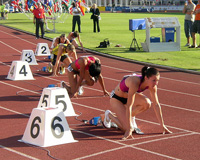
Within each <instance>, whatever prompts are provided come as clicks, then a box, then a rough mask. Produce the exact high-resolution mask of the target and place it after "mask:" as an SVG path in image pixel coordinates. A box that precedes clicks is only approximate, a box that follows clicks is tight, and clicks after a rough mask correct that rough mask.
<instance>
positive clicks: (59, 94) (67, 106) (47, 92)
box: [37, 87, 76, 116]
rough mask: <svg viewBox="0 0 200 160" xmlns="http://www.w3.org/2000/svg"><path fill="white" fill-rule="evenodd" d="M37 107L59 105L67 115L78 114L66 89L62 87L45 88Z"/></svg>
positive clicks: (54, 106)
mask: <svg viewBox="0 0 200 160" xmlns="http://www.w3.org/2000/svg"><path fill="white" fill-rule="evenodd" d="M37 107H38V108H46V107H53V108H56V107H58V108H60V109H62V111H63V112H64V115H65V116H76V114H75V112H74V108H73V106H72V103H71V100H70V98H69V95H68V93H67V91H66V89H64V88H60V87H53V88H44V89H43V92H42V95H41V97H40V101H39V103H38V106H37Z"/></svg>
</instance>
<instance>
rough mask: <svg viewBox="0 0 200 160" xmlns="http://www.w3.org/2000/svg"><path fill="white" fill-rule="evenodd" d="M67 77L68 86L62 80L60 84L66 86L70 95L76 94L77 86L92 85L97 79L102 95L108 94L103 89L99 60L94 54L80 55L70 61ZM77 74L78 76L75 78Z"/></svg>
mask: <svg viewBox="0 0 200 160" xmlns="http://www.w3.org/2000/svg"><path fill="white" fill-rule="evenodd" d="M67 70H68V77H69V84H70V86H68V85H66V84H65V83H64V82H62V83H61V86H62V87H64V88H66V89H67V91H68V94H69V96H70V97H73V96H77V94H78V90H79V87H81V86H83V85H88V86H93V85H94V83H95V82H97V80H98V81H99V83H100V85H101V87H102V90H103V93H104V95H109V93H108V92H107V91H106V89H105V84H104V80H103V76H102V75H101V63H100V60H99V59H98V58H96V57H94V56H82V57H79V58H78V59H77V60H76V61H74V62H73V63H71V64H70V65H69V66H68V68H67ZM77 75H79V76H80V78H79V80H77Z"/></svg>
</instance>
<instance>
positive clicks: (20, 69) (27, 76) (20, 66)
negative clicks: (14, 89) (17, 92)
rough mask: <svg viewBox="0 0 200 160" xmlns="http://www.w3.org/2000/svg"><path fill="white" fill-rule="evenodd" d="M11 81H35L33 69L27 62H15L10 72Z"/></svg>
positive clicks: (8, 77)
mask: <svg viewBox="0 0 200 160" xmlns="http://www.w3.org/2000/svg"><path fill="white" fill-rule="evenodd" d="M7 79H10V80H14V81H15V80H34V78H33V75H32V72H31V69H30V67H29V64H28V62H26V61H13V62H12V64H11V67H10V70H9V72H8V76H7Z"/></svg>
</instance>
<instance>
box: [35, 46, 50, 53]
mask: <svg viewBox="0 0 200 160" xmlns="http://www.w3.org/2000/svg"><path fill="white" fill-rule="evenodd" d="M35 55H36V56H50V55H51V53H50V50H49V46H48V44H47V43H38V44H37V47H36V50H35Z"/></svg>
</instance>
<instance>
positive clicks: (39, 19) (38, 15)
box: [33, 3, 45, 39]
mask: <svg viewBox="0 0 200 160" xmlns="http://www.w3.org/2000/svg"><path fill="white" fill-rule="evenodd" d="M37 6H38V8H36V9H34V10H33V15H34V17H33V23H34V24H35V23H36V30H35V35H36V39H38V38H39V27H40V29H41V37H42V38H44V21H45V11H44V9H43V8H42V5H41V3H37Z"/></svg>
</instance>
